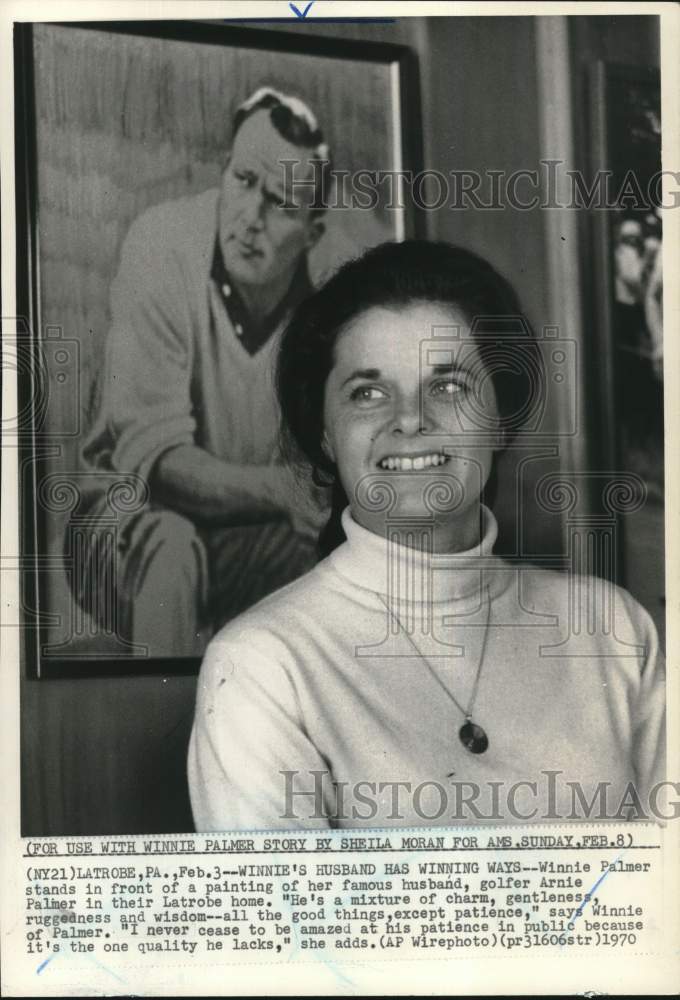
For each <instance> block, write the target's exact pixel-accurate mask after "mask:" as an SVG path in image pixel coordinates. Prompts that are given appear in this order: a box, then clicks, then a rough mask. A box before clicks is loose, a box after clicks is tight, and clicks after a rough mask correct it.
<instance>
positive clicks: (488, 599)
mask: <svg viewBox="0 0 680 1000" xmlns="http://www.w3.org/2000/svg"><path fill="white" fill-rule="evenodd" d="M485 589H486V624H485V626H484V636H483V638H482V652H481V654H480V657H479V663H478V664H477V673H476V675H475V680H474V684H473V685H472V694H471V695H470V703H469V705H468V707H467V710H466V709H464V708H463V706H462V705H461V703H460V702H459V701H458V699H457V698H456V696H455V695H454V694H453V693H452V692H451V691H449V689H448V687H447V686H446V684H445V683H444V681H443V680H442V679H441V677H440V676H439V674H438V673H437V671H436V670H435V669H434V667H433V666H432V664H431V663H430V661H429V660H428V658H427V657H426V656H425V655H424V654H423V653H422V652H421V651H420V650H419V649H418V647H417V646H416V644H415V642H414V641H413V639H412V638H411V636H410V635H409V634H408V632H407V631H406V629H405V628H404V626H403V625H402V623H401V621H400V620H399V618H398V616H397V615H395V613H394V612H393V611H392V609H391V608H390V609H389V612H390V615H391V616H392V619H393V620H394V621H395V622H396V623H397V625H398V626H399V628H400V629H401V631H402V632H403V633H404V635H405V636H406V638H407V639H408V641H409V642H410V644H411V646H412V647H413V649H414V650H415V651H416V653H417V654H418V656H419V657H420V659H421V660H423V662H424V663H425V666H426V667H427V669H428V670H429V671H430V673H431V674H432V676H433V677H434V679H435V680H436V681H437V683H438V684H439V686H440V687H441V688H442V689H443V691H444V692H445V694H447V695H448V697H449V698H450V699H451V701H452V702H453V703H454V705H455V706H456V708H457V709H458V711H459V712H461V713H462V714H463V715H464V716H465V718H466V719H467V721H468V722H470V721H471V720H472V710H473V708H474V707H475V701H476V700H477V691H478V690H479V682H480V680H481V676H482V666H483V665H484V655H485V653H486V643H487V639H488V636H489V624H490V622H491V593H490V591H489V586H488V584H487V586H486V588H485Z"/></svg>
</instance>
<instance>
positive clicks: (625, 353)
mask: <svg viewBox="0 0 680 1000" xmlns="http://www.w3.org/2000/svg"><path fill="white" fill-rule="evenodd" d="M591 95H592V100H591V107H592V109H593V127H592V163H593V166H594V168H595V169H596V170H598V171H603V172H604V176H605V178H606V181H607V191H608V193H609V195H610V198H611V202H612V203H610V204H609V205H608V206H607V207H608V211H599V212H595V213H593V217H594V230H595V248H596V254H595V277H596V282H597V303H598V310H599V312H598V321H597V328H596V330H595V331H594V335H595V337H596V340H597V354H596V356H597V361H598V373H597V375H598V379H597V381H598V396H599V399H600V414H599V416H600V418H601V419H600V422H599V426H600V429H601V433H602V440H601V441H600V442H599V444H600V451H601V455H602V461H603V462H604V463H606V465H603V468H604V467H606V468H609V469H612V470H617V471H619V472H622V473H624V474H626V475H628V476H629V480H630V483H631V495H630V497H629V498H628V500H626V501H625V502H624V503H623V507H622V509H621V511H620V513H623V514H624V515H625V516H622V517H619V525H618V532H617V534H618V537H619V540H620V545H619V548H618V551H617V572H616V577H617V579H618V581H619V582H620V583H622V584H623V585H624V586H626V587H627V588H628V589H629V590H630V591H631V592H632V593H633V595H634V596H635V597H637V599H638V600H639V601H640V602H641V603H642V604H643V605H644V606H645V607H647V608H648V609H649V610H650V612H651V613H652V615H653V616H654V618H655V620H656V624H657V627H658V629H659V632H660V634H661V636H662V639H663V636H664V632H665V629H664V624H665V622H664V617H665V614H664V612H665V602H664V558H663V553H664V403H663V399H664V381H663V317H662V291H663V281H662V277H663V275H662V259H663V258H662V211H661V195H662V191H661V89H660V76H659V72H658V70H657V69H655V68H653V67H650V68H644V67H629V66H618V65H611V64H608V63H605V62H600V63H598V64H597V66H596V68H595V72H594V74H593V79H592V87H591ZM650 553H653V554H654V558H649V555H650ZM633 566H634V567H636V572H635V574H632V573H631V572H629V569H630V567H633Z"/></svg>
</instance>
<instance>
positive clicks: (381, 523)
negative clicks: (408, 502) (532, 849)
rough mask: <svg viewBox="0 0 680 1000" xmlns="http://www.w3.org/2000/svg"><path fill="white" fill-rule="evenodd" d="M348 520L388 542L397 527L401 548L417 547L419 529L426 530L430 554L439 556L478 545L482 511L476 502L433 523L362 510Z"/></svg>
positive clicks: (435, 519)
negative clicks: (454, 515)
mask: <svg viewBox="0 0 680 1000" xmlns="http://www.w3.org/2000/svg"><path fill="white" fill-rule="evenodd" d="M352 517H353V518H354V520H355V521H356V523H357V524H360V525H361V527H362V528H366V530H367V531H371V532H372V533H373V534H375V535H379V536H380V537H381V538H388V537H389V536H390V535H392V533H393V531H394V527H395V525H396V524H397V523H398V525H399V531H400V536H401V537H402V538H403V542H401V544H403V545H406V546H409V547H412V548H418V547H419V546H420V541H419V539H420V537H421V535H420V531H421V530H422V528H423V527H427V528H428V529H430V530H429V531H428V535H429V537H430V539H431V545H432V551H433V552H439V553H441V554H449V555H453V554H455V553H456V552H467V551H468V550H469V549H472V548H474V546H475V545H478V544H479V540H480V538H481V535H482V509H481V506H480V504H479V502H477V503H475V504H473V505H472V506H470V507H469V508H466V509H465V510H464V511H461V512H459V513H458V514H457V515H456V517H455V518H452V517H451V516H450V515H448V516H447V515H446V514H441V515H439V516H437V515H436V514H435V517H434V520H430V519H429V518H425V517H422V518H420V517H417V516H413V517H412V518H409V516H408V515H404V516H403V517H402V516H399V514H398V513H396V514H395V512H393V511H391V512H390V514H389V515H388V516H386V515H385V513H384V512H382V513H374V512H372V511H366V510H364V509H359V510H354V509H353V508H352Z"/></svg>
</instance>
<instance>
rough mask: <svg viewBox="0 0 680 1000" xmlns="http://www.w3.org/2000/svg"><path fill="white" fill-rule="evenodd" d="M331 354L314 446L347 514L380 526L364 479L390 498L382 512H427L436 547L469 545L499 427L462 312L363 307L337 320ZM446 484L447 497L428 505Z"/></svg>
mask: <svg viewBox="0 0 680 1000" xmlns="http://www.w3.org/2000/svg"><path fill="white" fill-rule="evenodd" d="M334 356H335V364H334V367H333V369H332V370H331V373H330V375H329V376H328V380H327V383H326V392H325V402H324V426H325V436H324V443H325V448H326V451H327V453H328V455H329V457H330V458H331V459H332V460H333V461H334V462H335V464H336V465H337V467H338V471H339V476H340V480H341V483H342V486H343V488H344V490H345V493H346V494H347V497H348V499H349V502H350V506H351V508H352V514H353V516H354V519H355V520H356V521H358V522H359V523H360V524H362V525H363V526H364V527H366V528H368V529H369V530H371V531H375V532H377V533H378V534H384V533H385V519H386V512H385V511H384V510H382V511H381V512H376V511H375V510H374V509H373V510H372V509H371V507H372V506H373V505H372V504H371V502H370V499H367V496H368V495H369V494H367V490H368V488H369V486H373V487H374V489H375V488H377V486H378V484H380V483H385V484H388V487H392V488H393V489H394V493H395V495H396V497H397V503H396V505H395V506H394V507H393V508H392V509H391V510H390V511H389V514H390V517H395V516H399V517H407V518H408V517H409V516H413V517H414V518H417V517H423V516H427V517H429V518H430V520H431V519H432V516H433V513H434V522H435V545H436V547H437V549H439V550H441V551H456V550H461V549H464V548H466V547H469V546H471V545H474V544H475V543H476V541H477V540H478V535H479V496H480V493H481V491H482V488H483V486H484V484H485V483H486V481H487V479H488V476H489V472H490V469H491V460H492V456H493V451H494V450H496V449H497V448H500V447H501V446H502V433H501V430H500V426H499V415H498V405H497V400H496V395H495V392H494V388H493V384H492V381H491V378H490V376H489V373H488V371H486V370H485V369H484V367H483V365H482V361H481V358H480V354H479V350H478V348H477V346H476V344H475V343H474V341H473V339H472V338H471V336H470V332H469V322H468V320H467V318H466V317H465V316H464V315H463V313H462V312H461V311H460V310H458V309H456V308H455V307H454V306H449V305H446V304H438V303H431V302H425V303H413V304H412V305H409V306H406V307H404V308H400V309H399V310H397V309H387V308H373V309H370V310H368V311H366V312H364V313H362V314H361V315H359V316H358V317H356V318H355V319H354V320H353V321H352V322H351V323H349V324H348V325H347V327H346V328H345V330H344V331H343V332H342V333H341V334H340V336H339V337H338V340H337V342H336V344H335V355H334ZM437 484H439V486H440V487H444V489H441V488H440V489H437V488H436V485H437ZM446 487H450V490H451V492H450V499H449V500H445V501H444V503H443V507H444V509H443V510H442V509H437V508H441V507H442V497H444V495H445V492H446ZM433 489H434V494H433V492H432V491H433ZM433 496H435V498H437V497H438V500H437V499H435V506H434V507H433V503H432V497H433Z"/></svg>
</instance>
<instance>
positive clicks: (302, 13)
mask: <svg viewBox="0 0 680 1000" xmlns="http://www.w3.org/2000/svg"><path fill="white" fill-rule="evenodd" d="M313 3H314V0H309V3H308V4H307V6H306V7H305V9H304V10H300V9H299V8H298V7H296V6H295V4H294V3H289V4H288V6H289V7H290V9H291V10H292V11H293V13H294V14H295V16H296V17H301V18H302V20H303V21H304V19H305V18H306V17H307V15H308V14H309V8H310V7H311V6H312V4H313Z"/></svg>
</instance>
